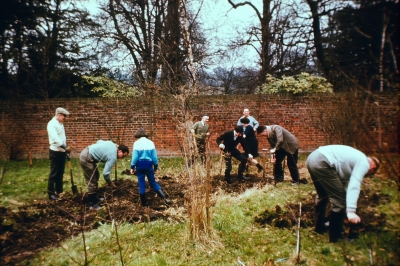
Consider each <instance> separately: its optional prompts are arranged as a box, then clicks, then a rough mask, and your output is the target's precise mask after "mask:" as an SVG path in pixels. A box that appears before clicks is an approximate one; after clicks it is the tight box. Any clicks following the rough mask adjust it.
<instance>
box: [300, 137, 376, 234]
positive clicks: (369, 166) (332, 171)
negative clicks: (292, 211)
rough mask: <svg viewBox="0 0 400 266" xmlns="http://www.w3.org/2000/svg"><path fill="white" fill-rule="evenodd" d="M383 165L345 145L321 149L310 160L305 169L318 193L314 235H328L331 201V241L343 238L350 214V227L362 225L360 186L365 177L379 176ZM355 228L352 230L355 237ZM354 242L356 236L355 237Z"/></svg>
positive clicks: (309, 157) (312, 154)
mask: <svg viewBox="0 0 400 266" xmlns="http://www.w3.org/2000/svg"><path fill="white" fill-rule="evenodd" d="M379 165H380V162H379V160H378V159H377V158H375V157H367V156H366V155H365V154H364V153H362V152H361V151H359V150H356V149H354V148H352V147H349V146H345V145H328V146H322V147H319V148H318V149H317V150H315V151H313V152H312V153H311V154H310V155H309V156H308V158H307V161H306V166H307V169H308V171H309V172H310V175H311V178H312V180H313V182H314V186H315V189H316V190H317V193H318V201H317V202H316V208H315V231H316V232H317V233H323V232H324V231H325V227H326V226H325V210H326V206H327V204H328V202H329V200H330V201H331V204H332V209H331V212H330V218H329V241H330V242H337V241H338V240H339V239H340V238H341V237H342V232H343V219H344V217H345V215H346V214H347V218H348V220H349V222H350V225H353V224H357V223H359V222H360V221H361V219H360V217H359V216H358V215H357V214H356V210H357V201H358V197H359V194H360V187H361V182H362V181H363V178H364V176H366V175H373V174H375V173H376V171H377V170H378V168H379ZM352 228H354V227H353V226H350V234H352V232H351V231H352ZM352 237H353V238H355V237H356V236H354V235H353V236H352Z"/></svg>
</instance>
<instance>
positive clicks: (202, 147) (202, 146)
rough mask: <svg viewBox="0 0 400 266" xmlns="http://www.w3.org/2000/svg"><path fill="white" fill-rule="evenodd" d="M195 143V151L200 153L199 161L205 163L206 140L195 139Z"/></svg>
mask: <svg viewBox="0 0 400 266" xmlns="http://www.w3.org/2000/svg"><path fill="white" fill-rule="evenodd" d="M196 144H197V152H198V153H199V155H200V158H201V162H202V163H205V161H206V140H205V139H196Z"/></svg>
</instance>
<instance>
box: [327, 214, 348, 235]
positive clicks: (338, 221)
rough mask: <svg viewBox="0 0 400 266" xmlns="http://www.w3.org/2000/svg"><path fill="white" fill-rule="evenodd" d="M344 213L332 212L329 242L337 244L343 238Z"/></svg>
mask: <svg viewBox="0 0 400 266" xmlns="http://www.w3.org/2000/svg"><path fill="white" fill-rule="evenodd" d="M344 214H345V213H344V212H343V211H341V212H334V211H331V214H330V218H329V242H333V243H336V242H338V241H339V239H341V238H342V232H343V220H344Z"/></svg>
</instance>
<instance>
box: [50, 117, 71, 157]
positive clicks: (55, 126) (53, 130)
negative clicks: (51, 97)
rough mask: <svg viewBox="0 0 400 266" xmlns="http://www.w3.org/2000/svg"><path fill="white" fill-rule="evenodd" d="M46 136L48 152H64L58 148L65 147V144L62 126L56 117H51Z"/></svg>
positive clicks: (65, 138) (65, 139)
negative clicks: (47, 137) (48, 146)
mask: <svg viewBox="0 0 400 266" xmlns="http://www.w3.org/2000/svg"><path fill="white" fill-rule="evenodd" d="M47 134H48V135H49V144H50V150H53V151H61V152H63V151H65V150H64V149H63V148H60V146H61V145H63V144H65V145H66V143H67V137H66V135H65V130H64V125H63V124H61V123H60V121H58V120H57V118H56V117H53V119H51V120H50V122H49V123H48V124H47Z"/></svg>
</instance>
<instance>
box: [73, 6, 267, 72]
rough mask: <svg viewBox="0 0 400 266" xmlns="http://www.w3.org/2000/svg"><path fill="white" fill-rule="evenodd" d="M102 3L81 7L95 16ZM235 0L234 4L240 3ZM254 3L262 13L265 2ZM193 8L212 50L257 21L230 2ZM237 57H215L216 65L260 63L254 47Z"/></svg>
mask: <svg viewBox="0 0 400 266" xmlns="http://www.w3.org/2000/svg"><path fill="white" fill-rule="evenodd" d="M99 1H104V0H82V1H80V3H81V5H82V6H84V7H85V8H87V9H88V10H90V11H91V12H93V13H97V12H98V7H99V4H98V3H99ZM239 2H240V1H239V0H236V1H235V3H239ZM250 2H252V3H253V4H254V5H255V6H256V7H257V8H258V9H259V11H260V12H262V1H261V0H257V1H254V0H253V1H250ZM191 3H192V4H193V7H194V9H196V10H198V9H199V8H201V9H200V12H199V16H198V17H199V21H201V23H202V24H203V28H204V30H205V35H206V38H207V39H208V41H209V42H211V47H214V48H215V47H221V46H224V45H226V43H227V42H228V40H230V39H232V38H234V37H235V36H236V35H237V30H238V29H239V30H240V29H243V28H245V27H247V26H248V25H250V24H254V23H257V22H258V19H257V18H256V15H255V12H254V10H253V9H252V8H250V7H249V6H241V7H239V8H237V9H234V8H232V7H231V5H230V4H229V3H228V1H227V0H204V2H203V1H202V0H192V1H191ZM238 54H240V56H238V55H237V54H236V57H235V56H233V57H232V58H231V61H228V60H224V61H218V59H217V58H216V65H215V67H217V66H221V67H227V68H230V67H231V66H232V65H234V66H242V65H243V64H244V65H246V66H252V67H258V65H257V60H258V55H257V53H256V51H255V50H254V48H247V49H245V48H244V49H242V50H240V51H238Z"/></svg>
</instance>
